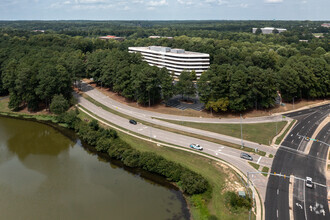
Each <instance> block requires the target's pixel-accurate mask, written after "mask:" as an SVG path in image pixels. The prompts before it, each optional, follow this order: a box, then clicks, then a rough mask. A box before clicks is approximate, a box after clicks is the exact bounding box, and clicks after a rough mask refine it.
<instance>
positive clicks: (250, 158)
mask: <svg viewBox="0 0 330 220" xmlns="http://www.w3.org/2000/svg"><path fill="white" fill-rule="evenodd" d="M241 158H243V159H246V160H251V161H253V158H252V157H251V155H250V154H247V153H244V152H242V153H241Z"/></svg>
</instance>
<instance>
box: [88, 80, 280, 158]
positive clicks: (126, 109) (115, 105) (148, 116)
mask: <svg viewBox="0 0 330 220" xmlns="http://www.w3.org/2000/svg"><path fill="white" fill-rule="evenodd" d="M82 91H84V92H85V93H86V94H87V95H88V96H90V97H91V98H92V99H94V100H96V101H98V102H100V103H102V104H103V105H105V106H107V107H109V108H111V109H113V110H115V111H118V112H121V113H123V114H126V115H128V116H131V117H134V118H137V119H140V120H143V121H146V122H150V123H153V124H157V125H161V126H164V127H168V128H171V129H176V130H179V131H184V132H189V133H193V134H197V135H202V136H205V137H210V138H214V139H218V140H223V141H226V142H229V143H233V144H237V145H241V139H240V138H235V137H230V136H227V135H222V134H218V133H215V132H210V131H205V130H201V129H195V128H190V127H187V126H182V125H178V124H173V123H169V122H166V121H162V120H157V119H155V118H154V117H158V118H164V117H166V118H167V119H172V120H179V119H180V118H186V119H187V118H190V117H183V116H175V115H167V114H160V113H155V112H151V111H146V110H141V109H138V108H133V107H130V106H127V105H124V104H121V103H120V102H117V101H115V100H113V99H110V98H109V97H107V96H106V95H104V94H103V93H101V92H100V91H98V90H97V89H94V88H93V87H92V86H90V85H88V84H86V83H83V84H82ZM192 119H194V120H197V122H201V121H202V120H204V119H203V118H196V117H195V118H192ZM187 120H188V119H187ZM205 120H206V122H209V121H210V118H208V119H205ZM211 120H212V122H214V121H219V120H217V119H211ZM224 120H225V119H224ZM276 120H277V121H281V120H282V116H274V117H273V116H272V117H270V118H267V120H266V118H265V117H261V118H255V119H245V120H244V121H243V122H244V123H251V122H253V123H256V122H266V121H268V122H269V121H272V122H274V121H276ZM229 121H232V122H235V123H237V122H238V123H239V121H240V120H237V119H230V120H229ZM243 132H244V130H243ZM243 142H244V146H246V147H250V148H252V149H255V148H257V149H258V150H261V151H265V152H267V153H270V154H273V155H275V153H276V150H277V149H275V148H273V147H270V146H266V145H262V144H258V143H255V142H252V141H247V140H244V141H243Z"/></svg>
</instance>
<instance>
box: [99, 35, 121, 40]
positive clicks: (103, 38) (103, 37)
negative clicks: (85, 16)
mask: <svg viewBox="0 0 330 220" xmlns="http://www.w3.org/2000/svg"><path fill="white" fill-rule="evenodd" d="M99 39H101V40H117V41H123V40H124V38H123V37H116V36H113V35H107V36H102V37H99Z"/></svg>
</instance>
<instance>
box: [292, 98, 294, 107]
mask: <svg viewBox="0 0 330 220" xmlns="http://www.w3.org/2000/svg"><path fill="white" fill-rule="evenodd" d="M292 108H293V109H294V97H293V99H292Z"/></svg>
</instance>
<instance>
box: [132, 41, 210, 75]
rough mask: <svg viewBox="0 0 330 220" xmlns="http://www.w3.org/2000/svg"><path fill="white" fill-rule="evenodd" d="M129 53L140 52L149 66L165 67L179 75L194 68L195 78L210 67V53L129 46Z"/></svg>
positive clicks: (159, 47)
mask: <svg viewBox="0 0 330 220" xmlns="http://www.w3.org/2000/svg"><path fill="white" fill-rule="evenodd" d="M128 50H129V52H130V53H136V52H139V53H141V55H142V57H143V59H144V60H145V61H146V62H147V63H148V64H149V65H151V66H157V67H159V68H163V67H166V68H167V69H168V71H170V72H173V73H174V74H175V75H176V76H179V75H180V74H181V72H182V71H184V70H186V71H193V70H195V72H196V76H197V78H199V77H200V76H201V74H202V73H203V72H204V71H206V70H207V69H208V68H209V67H210V55H209V54H206V53H197V52H191V51H185V50H183V49H172V48H170V47H161V46H150V47H129V48H128Z"/></svg>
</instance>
